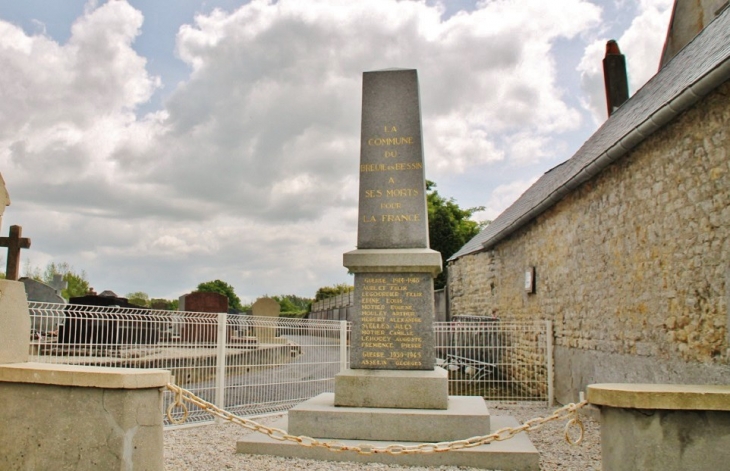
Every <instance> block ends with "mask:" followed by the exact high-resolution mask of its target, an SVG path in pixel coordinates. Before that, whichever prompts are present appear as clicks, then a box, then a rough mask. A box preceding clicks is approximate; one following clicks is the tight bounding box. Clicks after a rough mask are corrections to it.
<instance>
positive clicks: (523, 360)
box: [434, 316, 552, 403]
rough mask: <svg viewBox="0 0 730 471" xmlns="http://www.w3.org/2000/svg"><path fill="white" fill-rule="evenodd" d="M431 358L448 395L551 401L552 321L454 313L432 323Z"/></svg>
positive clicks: (503, 400)
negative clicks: (441, 374)
mask: <svg viewBox="0 0 730 471" xmlns="http://www.w3.org/2000/svg"><path fill="white" fill-rule="evenodd" d="M434 329H435V334H436V344H437V347H436V355H437V363H439V365H440V366H442V367H443V368H445V369H446V370H447V371H448V372H449V394H453V395H457V396H483V397H484V398H485V399H486V400H488V401H499V402H521V401H545V402H549V403H552V362H551V361H550V357H551V356H552V351H551V346H552V326H551V325H550V324H549V323H547V322H543V321H538V322H528V323H525V322H521V323H518V322H502V321H500V320H498V319H494V318H488V317H480V316H458V317H455V318H454V320H452V322H436V323H435V324H434Z"/></svg>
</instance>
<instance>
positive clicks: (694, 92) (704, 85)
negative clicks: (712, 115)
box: [462, 58, 730, 256]
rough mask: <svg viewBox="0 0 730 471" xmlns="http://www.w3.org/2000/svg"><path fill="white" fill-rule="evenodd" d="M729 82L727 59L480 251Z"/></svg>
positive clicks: (493, 237)
mask: <svg viewBox="0 0 730 471" xmlns="http://www.w3.org/2000/svg"><path fill="white" fill-rule="evenodd" d="M728 79H730V58H727V59H725V60H724V61H723V62H721V63H720V64H718V65H717V67H715V68H714V69H712V70H711V71H709V72H708V73H706V74H705V75H703V76H702V77H700V78H699V79H698V80H697V81H696V82H695V83H694V84H692V85H690V86H689V87H687V88H686V89H685V90H684V91H682V93H680V94H679V95H677V96H676V97H675V98H674V99H672V100H671V101H669V102H667V103H665V104H664V105H663V106H661V107H660V108H659V109H657V110H656V111H655V112H654V113H652V114H651V115H649V117H648V118H647V119H645V120H644V121H643V122H641V123H640V124H639V125H638V126H636V127H635V128H634V129H632V130H631V131H629V132H628V133H627V134H626V135H625V136H624V137H622V138H621V139H619V140H618V142H616V143H615V144H613V145H612V146H611V147H609V148H608V149H606V150H605V151H604V152H603V153H602V154H600V155H599V156H598V157H597V158H595V159H594V160H592V161H591V162H590V163H589V164H587V165H586V166H584V167H583V168H582V169H581V170H580V171H579V172H578V173H576V174H575V175H574V176H573V177H571V178H570V179H569V180H567V181H566V182H565V183H563V184H562V185H561V186H559V187H558V188H557V189H556V190H555V191H553V192H552V193H551V194H550V195H548V196H547V197H546V198H544V199H543V200H542V201H540V202H539V203H537V204H536V205H535V206H533V207H532V209H530V210H528V211H527V212H526V213H525V214H523V215H522V216H520V217H519V218H517V219H516V220H515V221H514V222H512V224H510V225H508V226H506V227H505V228H504V229H502V230H501V231H499V232H497V233H496V234H495V235H493V236H492V237H491V238H490V239H489V240H487V241H485V242H484V243H483V244H482V249H483V250H489V249H491V248H493V247H494V246H495V245H496V244H497V243H499V242H501V241H502V240H503V239H504V238H505V237H507V236H508V235H510V234H512V233H513V232H514V231H516V230H517V229H519V228H521V227H522V226H524V225H525V224H527V223H528V222H529V221H531V220H532V219H534V218H535V217H537V216H539V215H540V214H542V213H543V212H545V211H546V210H547V209H548V208H550V207H551V206H553V205H554V204H555V203H557V202H558V201H559V200H561V199H562V198H563V197H565V196H566V195H567V194H568V193H570V192H571V191H573V190H574V189H576V188H577V187H578V186H580V185H582V184H583V183H585V182H586V181H588V180H590V179H591V178H593V177H594V176H596V175H597V174H598V173H599V172H601V171H602V170H604V169H605V168H606V167H608V166H609V165H611V164H612V163H614V162H615V161H617V160H618V159H620V158H621V157H623V156H624V155H626V154H627V153H628V152H629V151H630V150H632V149H633V148H635V147H636V146H638V145H639V144H641V143H642V142H643V141H645V140H646V139H647V138H648V137H649V136H651V135H652V134H654V133H655V132H656V131H657V130H659V129H660V128H662V127H663V126H664V125H665V124H667V123H668V122H669V121H671V120H672V119H674V118H675V117H677V115H679V114H680V113H682V112H683V111H685V110H687V109H688V108H690V107H691V106H692V105H694V104H695V103H697V102H698V101H699V100H700V99H701V98H703V97H705V96H707V95H709V94H710V93H711V92H712V91H713V90H715V89H716V88H717V87H719V86H720V85H721V84H723V83H724V82H726V81H727V80H728ZM463 255H466V254H463ZM463 255H462V256H463Z"/></svg>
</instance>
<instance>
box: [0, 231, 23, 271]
mask: <svg viewBox="0 0 730 471" xmlns="http://www.w3.org/2000/svg"><path fill="white" fill-rule="evenodd" d="M22 234H23V228H22V227H20V226H10V236H9V237H0V247H7V248H8V262H7V266H6V268H5V279H7V280H14V281H17V280H18V273H19V271H20V249H29V248H30V239H28V238H27V237H21V236H22Z"/></svg>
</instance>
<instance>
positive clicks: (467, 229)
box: [426, 180, 489, 289]
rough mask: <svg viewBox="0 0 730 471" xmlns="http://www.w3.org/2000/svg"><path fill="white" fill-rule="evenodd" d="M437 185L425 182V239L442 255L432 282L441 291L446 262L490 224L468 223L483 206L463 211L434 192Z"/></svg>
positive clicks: (454, 203)
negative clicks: (426, 207) (436, 274)
mask: <svg viewBox="0 0 730 471" xmlns="http://www.w3.org/2000/svg"><path fill="white" fill-rule="evenodd" d="M434 188H436V184H435V183H434V182H432V181H429V180H427V181H426V190H427V193H426V202H427V203H428V237H429V240H430V244H431V248H432V249H433V250H436V251H437V252H441V263H442V264H443V267H444V270H443V271H442V272H441V273H440V274H439V276H437V277H436V279H435V280H434V288H435V289H441V288H444V287H445V286H446V281H447V280H448V274H447V268H446V260H448V258H449V257H451V256H452V255H453V254H455V253H456V252H457V251H458V250H459V249H460V248H461V247H463V246H464V244H466V243H467V242H468V241H469V240H471V238H472V237H474V236H475V235H477V234H478V233H479V231H480V230H481V229H482V228H483V227H485V226H486V225H487V224H489V222H488V221H487V222H483V223H480V222H478V221H473V220H471V219H470V218H471V216H472V215H473V214H474V213H476V212H478V211H483V210H484V206H478V207H475V208H469V209H462V208H460V207H459V205H458V204H456V202H455V201H454V199H453V198H444V197H443V196H441V195H439V194H438V192H437V191H436V190H434Z"/></svg>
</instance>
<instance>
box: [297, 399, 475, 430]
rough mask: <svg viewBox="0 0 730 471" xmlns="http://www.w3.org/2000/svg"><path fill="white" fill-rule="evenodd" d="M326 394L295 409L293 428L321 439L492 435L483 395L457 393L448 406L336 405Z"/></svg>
mask: <svg viewBox="0 0 730 471" xmlns="http://www.w3.org/2000/svg"><path fill="white" fill-rule="evenodd" d="M334 402H335V395H334V394H332V393H323V394H320V395H319V396H317V397H315V398H312V399H310V400H308V401H306V402H303V403H301V404H299V405H298V406H296V407H294V408H293V409H291V410H290V411H289V433H290V434H292V435H306V436H309V437H315V438H333V439H353V440H407V441H411V442H413V441H418V442H441V441H450V440H460V439H462V438H464V437H474V436H478V435H487V434H489V411H488V410H487V406H486V404H485V403H484V400H483V399H482V398H481V397H478V396H451V397H450V398H449V407H448V408H447V409H444V410H441V409H383V408H364V407H335V404H334Z"/></svg>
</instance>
